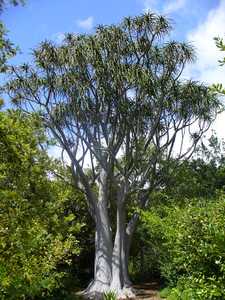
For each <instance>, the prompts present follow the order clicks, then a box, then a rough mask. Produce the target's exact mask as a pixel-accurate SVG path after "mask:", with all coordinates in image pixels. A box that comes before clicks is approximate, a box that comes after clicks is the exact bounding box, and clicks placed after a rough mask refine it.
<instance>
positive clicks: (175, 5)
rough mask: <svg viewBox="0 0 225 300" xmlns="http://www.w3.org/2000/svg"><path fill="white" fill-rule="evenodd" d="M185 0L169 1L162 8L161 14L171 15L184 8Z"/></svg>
mask: <svg viewBox="0 0 225 300" xmlns="http://www.w3.org/2000/svg"><path fill="white" fill-rule="evenodd" d="M185 4H186V0H176V1H169V2H167V3H166V4H165V5H164V7H163V13H165V14H171V13H174V12H176V11H178V10H180V9H182V8H184V6H185Z"/></svg>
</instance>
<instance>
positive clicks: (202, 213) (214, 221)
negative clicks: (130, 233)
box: [142, 195, 225, 300]
mask: <svg viewBox="0 0 225 300" xmlns="http://www.w3.org/2000/svg"><path fill="white" fill-rule="evenodd" d="M162 207H163V210H164V212H163V214H162ZM224 216H225V199H224V196H223V195H222V196H220V197H218V199H215V200H214V201H212V200H211V201H207V200H204V199H193V200H192V201H191V202H190V201H189V202H187V203H186V204H185V205H182V206H178V205H175V204H171V205H167V206H166V205H164V206H161V207H160V213H159V210H158V208H157V207H156V208H153V209H151V210H150V211H148V212H144V213H143V215H142V222H143V227H142V230H144V231H145V232H147V238H146V240H148V241H155V242H149V245H150V246H151V247H153V248H155V252H157V253H158V263H159V266H160V271H161V274H162V276H163V277H164V278H165V279H166V280H167V282H168V283H169V285H170V286H171V287H176V288H173V289H172V290H171V293H170V296H169V298H168V299H182V300H183V299H202V300H205V299H224V298H225V251H224V245H225V218H224Z"/></svg>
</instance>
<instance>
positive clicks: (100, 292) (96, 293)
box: [79, 280, 136, 300]
mask: <svg viewBox="0 0 225 300" xmlns="http://www.w3.org/2000/svg"><path fill="white" fill-rule="evenodd" d="M109 292H114V293H115V294H116V297H117V299H119V300H122V299H135V297H136V295H135V291H134V289H133V288H132V287H124V288H122V289H120V288H111V287H110V286H109V285H107V284H104V283H102V282H99V281H94V280H93V281H92V282H91V283H90V284H89V286H88V287H87V288H86V289H85V290H84V291H82V292H81V293H79V295H81V296H83V297H84V298H85V299H94V300H102V299H103V298H104V295H105V294H107V293H109Z"/></svg>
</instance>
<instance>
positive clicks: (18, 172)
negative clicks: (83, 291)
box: [0, 111, 82, 300]
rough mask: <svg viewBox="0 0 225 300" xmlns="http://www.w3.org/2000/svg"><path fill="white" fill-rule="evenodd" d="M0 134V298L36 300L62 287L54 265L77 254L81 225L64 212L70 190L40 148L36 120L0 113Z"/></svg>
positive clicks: (17, 113)
mask: <svg viewBox="0 0 225 300" xmlns="http://www.w3.org/2000/svg"><path fill="white" fill-rule="evenodd" d="M0 136H1V138H0V299H2V300H4V299H7V300H10V299H12V300H14V299H16V300H20V299H23V300H24V299H34V298H36V297H41V296H46V295H48V294H50V293H51V292H52V291H53V290H54V289H56V288H57V287H59V286H60V283H61V282H62V277H63V276H64V275H65V274H64V272H63V271H61V270H60V268H58V266H59V264H66V263H68V264H69V263H70V256H71V254H73V253H74V254H78V253H79V250H80V249H79V245H78V241H77V239H76V235H77V234H78V233H79V231H80V228H81V227H82V224H80V223H79V222H77V220H76V218H75V216H74V215H73V214H72V213H71V211H70V210H69V209H68V208H67V207H68V202H70V201H71V198H73V197H74V195H73V192H72V190H71V189H70V187H69V186H68V185H65V184H64V183H63V182H62V181H59V180H57V179H56V178H55V177H53V175H52V173H51V172H52V171H54V169H55V168H56V166H54V162H52V161H51V160H50V159H49V158H48V156H47V154H46V151H44V150H42V149H41V148H40V147H39V143H42V142H44V139H45V138H44V135H43V132H42V130H41V128H40V124H39V121H38V119H37V118H36V117H30V118H29V117H25V116H24V115H23V114H21V113H19V112H15V111H10V112H0Z"/></svg>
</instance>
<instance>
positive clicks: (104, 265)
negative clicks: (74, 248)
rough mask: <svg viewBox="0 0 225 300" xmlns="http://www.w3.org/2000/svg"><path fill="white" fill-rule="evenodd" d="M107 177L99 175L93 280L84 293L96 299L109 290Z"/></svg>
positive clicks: (109, 244) (109, 247)
mask: <svg viewBox="0 0 225 300" xmlns="http://www.w3.org/2000/svg"><path fill="white" fill-rule="evenodd" d="M106 189H107V175H106V173H105V171H104V170H102V171H101V174H100V182H99V197H98V201H97V203H96V205H95V220H96V232H95V267H94V268H95V269H94V279H93V281H92V282H91V283H90V284H89V286H88V287H87V289H86V290H85V291H84V295H86V296H87V297H89V298H94V299H98V298H101V295H102V294H103V293H104V292H106V291H108V290H109V286H110V283H111V272H112V269H111V268H112V232H111V227H110V222H109V216H108V208H107V190H106Z"/></svg>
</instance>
